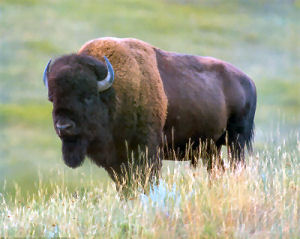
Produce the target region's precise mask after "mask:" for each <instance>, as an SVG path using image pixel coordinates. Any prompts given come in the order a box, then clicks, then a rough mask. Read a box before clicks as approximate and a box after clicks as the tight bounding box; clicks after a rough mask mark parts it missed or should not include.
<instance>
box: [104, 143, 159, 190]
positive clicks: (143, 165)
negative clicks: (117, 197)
mask: <svg viewBox="0 0 300 239" xmlns="http://www.w3.org/2000/svg"><path fill="white" fill-rule="evenodd" d="M161 167H162V162H161V160H160V158H159V155H158V154H157V152H155V153H154V152H152V151H151V152H150V151H149V150H148V149H147V148H144V149H143V150H140V149H139V150H136V151H132V154H131V155H130V157H129V158H128V159H127V160H126V161H124V162H123V163H121V164H118V165H114V166H110V167H109V168H106V171H107V172H108V174H109V175H110V177H111V178H112V179H113V180H114V182H115V183H116V187H117V190H118V191H122V192H123V194H125V195H133V194H135V193H136V192H137V189H142V190H144V191H148V189H149V187H150V186H151V185H152V184H153V183H155V182H158V178H159V175H160V169H161Z"/></svg>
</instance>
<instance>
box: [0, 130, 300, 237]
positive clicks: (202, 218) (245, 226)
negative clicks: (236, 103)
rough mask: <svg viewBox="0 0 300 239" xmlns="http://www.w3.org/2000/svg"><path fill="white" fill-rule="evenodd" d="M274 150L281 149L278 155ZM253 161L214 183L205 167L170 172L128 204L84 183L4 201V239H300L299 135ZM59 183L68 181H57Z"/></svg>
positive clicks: (0, 230) (110, 187)
mask: <svg viewBox="0 0 300 239" xmlns="http://www.w3.org/2000/svg"><path fill="white" fill-rule="evenodd" d="M273 146H275V147H273ZM273 146H272V147H271V148H267V147H266V148H265V149H263V150H262V151H261V152H259V153H257V154H256V155H255V156H254V157H253V158H249V162H247V167H246V168H239V169H238V170H236V171H230V170H229V169H227V170H226V171H225V173H220V172H219V171H216V172H215V173H214V174H213V175H212V176H209V175H208V174H207V172H206V168H205V167H204V166H203V165H201V166H200V167H199V168H197V169H191V168H190V167H189V165H188V164H187V163H177V164H176V165H175V167H173V168H170V167H169V166H167V165H165V166H164V170H163V176H162V179H161V180H160V183H159V185H158V186H154V187H153V188H152V189H151V190H150V192H149V193H147V194H143V193H142V192H141V191H138V190H137V191H136V192H135V196H134V197H132V198H129V199H127V200H125V199H122V198H121V197H120V196H121V195H120V194H119V193H117V191H116V190H115V187H114V184H113V183H109V184H107V185H106V186H103V185H102V184H101V183H100V184H99V182H97V181H93V180H92V179H90V180H82V181H81V183H80V184H78V185H77V186H76V187H75V188H72V189H71V190H70V187H68V186H66V185H65V184H64V183H63V182H64V180H61V182H60V183H52V184H51V185H46V184H45V182H44V181H43V178H42V177H41V178H40V180H39V183H38V184H36V185H35V193H34V194H28V195H27V197H23V196H21V193H20V188H19V186H18V185H16V186H15V195H14V196H11V194H2V195H1V197H2V199H1V200H0V201H1V202H0V209H1V214H0V221H1V225H2V226H1V227H0V234H1V235H2V236H5V237H13V236H16V235H18V236H19V237H23V236H31V237H37V236H38V237H40V236H41V237H49V238H52V237H100V238H165V237H166V236H168V237H171V238H249V237H251V238H297V237H298V236H299V233H300V230H299V228H300V227H299V220H300V214H299V212H300V211H299V210H300V208H299V206H300V197H299V195H300V179H299V172H300V168H299V167H300V164H299V159H300V140H299V132H298V134H293V135H292V136H291V137H290V139H289V141H288V142H285V141H284V140H282V141H281V142H279V143H278V144H276V145H273ZM59 177H62V175H61V176H59Z"/></svg>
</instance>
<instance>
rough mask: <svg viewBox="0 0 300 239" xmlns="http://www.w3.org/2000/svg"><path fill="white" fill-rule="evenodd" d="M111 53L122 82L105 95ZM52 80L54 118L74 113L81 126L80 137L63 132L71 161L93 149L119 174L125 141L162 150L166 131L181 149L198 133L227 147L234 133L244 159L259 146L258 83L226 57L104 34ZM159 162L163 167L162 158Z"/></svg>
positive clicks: (66, 61) (62, 62)
mask: <svg viewBox="0 0 300 239" xmlns="http://www.w3.org/2000/svg"><path fill="white" fill-rule="evenodd" d="M103 56H106V57H107V58H109V61H110V62H111V64H112V66H113V68H114V71H115V82H114V84H113V86H112V87H111V88H110V89H108V90H107V91H105V92H101V93H99V92H97V87H96V84H97V81H99V80H101V79H103V78H104V77H105V75H106V74H107V70H106V68H105V65H104V64H103ZM95 68H97V69H98V70H97V71H95ZM99 69H100V70H99ZM48 78H49V97H50V100H51V101H53V120H54V124H56V123H57V122H64V121H66V120H68V119H72V122H73V121H74V122H75V123H74V124H76V127H75V128H74V130H75V131H76V130H77V131H76V134H72V137H70V136H69V135H60V137H61V139H62V142H63V154H64V160H65V162H66V164H67V165H69V166H71V167H77V166H79V165H80V164H81V163H82V162H83V159H84V156H85V155H88V156H89V157H90V158H91V159H92V161H94V162H95V163H96V164H97V165H99V166H102V167H104V168H105V169H106V170H107V171H108V172H109V173H110V174H111V173H112V169H113V170H115V171H116V172H117V173H118V174H119V173H121V171H120V165H121V164H126V163H127V157H126V147H125V141H127V143H128V146H129V149H130V150H134V151H135V150H137V147H138V145H140V146H141V147H142V148H143V147H144V146H147V147H148V148H149V152H150V155H156V154H155V152H156V150H157V148H158V146H160V145H161V139H162V135H166V138H167V140H168V141H169V142H170V141H171V138H172V137H174V144H175V147H176V148H177V147H179V148H182V149H183V148H184V145H185V144H186V143H187V142H188V140H189V139H192V140H193V141H195V142H196V144H195V145H198V144H199V143H200V142H202V141H203V142H204V141H205V142H213V145H214V146H216V149H217V151H219V150H220V148H221V145H223V144H225V136H226V132H228V142H229V146H230V149H231V153H232V156H233V158H236V159H237V160H243V157H244V148H245V146H246V145H248V146H249V147H250V146H251V140H252V135H253V120H254V114H255V108H256V91H255V86H254V83H253V82H252V81H251V80H250V79H249V78H248V77H247V76H246V75H245V74H243V73H242V72H241V71H239V70H237V69H236V68H235V67H233V66H232V65H230V64H228V63H225V62H223V61H220V60H217V59H214V58H210V57H199V56H191V55H183V54H176V53H170V52H166V51H163V50H160V49H158V48H155V47H153V46H151V45H149V44H148V43H145V42H142V41H140V40H136V39H118V38H100V39H96V40H92V41H90V42H88V43H86V44H85V45H84V46H83V47H82V48H81V49H80V50H79V52H78V53H77V54H73V55H68V56H63V57H61V58H59V59H57V60H56V61H55V62H54V64H53V65H52V66H51V69H50V72H49V74H48ZM56 130H57V129H56ZM172 132H174V135H173V136H172ZM58 133H59V132H58ZM74 135H75V136H76V137H75V136H74ZM199 139H200V141H199ZM208 150H211V149H208ZM151 163H153V164H154V165H155V166H156V168H157V169H159V168H160V166H161V162H160V160H159V158H158V157H152V161H151Z"/></svg>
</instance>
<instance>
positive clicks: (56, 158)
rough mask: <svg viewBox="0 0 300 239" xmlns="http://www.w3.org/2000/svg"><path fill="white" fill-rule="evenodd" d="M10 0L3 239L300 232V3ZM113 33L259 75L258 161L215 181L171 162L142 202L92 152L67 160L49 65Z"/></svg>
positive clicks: (4, 78)
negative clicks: (76, 161)
mask: <svg viewBox="0 0 300 239" xmlns="http://www.w3.org/2000/svg"><path fill="white" fill-rule="evenodd" d="M0 2H1V4H0V36H1V37H0V237H28V236H35V237H49V238H52V237H58V236H60V237H63V236H68V237H96V236H97V237H101V238H165V237H169V238H273V237H275V238H297V237H299V235H300V231H299V228H300V211H299V205H300V202H299V200H300V199H299V188H300V181H299V180H300V177H299V172H300V170H299V165H300V156H299V155H300V143H299V135H300V131H299V125H300V97H299V95H300V91H299V89H300V85H299V73H300V72H299V65H300V38H299V36H300V35H299V32H300V25H299V21H300V16H299V10H300V1H298V0H296V1H279V0H274V1H271V0H263V1H258V0H253V1H248V0H228V1H221V0H209V1H208V0H201V1H200V0H199V1H196V0H153V1H146V0H116V1H107V0H86V1H75V2H74V1H72V0H63V1H60V0H41V1H38V0H2V1H0ZM102 36H117V37H135V38H139V39H142V40H144V41H147V42H149V43H151V44H153V45H155V46H158V47H160V48H162V49H165V50H170V51H176V52H185V53H190V54H199V55H209V56H214V57H217V58H221V59H223V60H226V61H229V62H231V63H233V64H234V65H236V66H237V67H239V68H240V69H241V70H243V71H244V72H246V73H247V74H248V75H249V76H250V77H251V78H253V80H254V81H255V83H256V86H257V92H258V107H257V113H256V118H255V123H256V137H255V146H254V147H255V153H254V156H253V157H248V158H247V167H246V168H245V169H240V170H237V171H236V172H231V171H230V170H226V172H225V173H224V174H220V173H219V172H216V174H215V176H214V177H212V178H211V177H209V175H208V174H207V172H206V170H205V167H204V166H202V165H200V167H198V168H197V169H191V168H190V167H189V165H188V163H182V162H177V163H174V162H169V161H165V162H164V166H163V173H162V177H161V181H160V184H159V186H158V187H154V188H153V189H152V191H151V192H149V193H148V194H143V193H142V191H141V190H137V191H135V192H134V193H133V194H134V195H135V196H134V197H132V198H130V199H131V200H129V199H128V200H124V199H122V198H120V197H121V195H120V194H118V193H117V192H116V190H115V187H114V185H113V184H112V182H111V180H110V179H109V178H108V176H107V174H106V172H105V171H104V170H103V169H99V168H98V167H96V166H95V165H93V164H92V163H90V162H89V161H88V160H86V162H85V163H84V165H83V166H82V167H81V168H79V169H76V170H72V169H69V168H67V167H66V166H65V165H64V164H63V162H62V160H61V152H60V147H61V145H60V141H59V139H58V138H57V136H56V135H55V133H54V130H53V126H52V119H51V104H50V103H48V102H47V92H46V89H45V88H44V85H43V83H42V73H43V70H44V67H45V65H46V63H47V62H48V60H49V58H55V57H57V56H59V55H62V54H66V53H71V52H75V51H76V50H78V49H79V48H80V46H81V45H82V44H83V43H84V42H86V41H88V40H90V39H93V38H97V37H102ZM223 153H224V157H225V155H226V154H225V152H223ZM225 158H226V157H225Z"/></svg>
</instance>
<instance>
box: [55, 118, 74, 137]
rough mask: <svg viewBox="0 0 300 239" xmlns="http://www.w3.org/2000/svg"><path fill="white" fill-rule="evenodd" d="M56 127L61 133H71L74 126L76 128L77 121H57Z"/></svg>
mask: <svg viewBox="0 0 300 239" xmlns="http://www.w3.org/2000/svg"><path fill="white" fill-rule="evenodd" d="M56 128H57V130H58V132H59V134H60V135H61V134H68V135H71V134H73V131H74V128H75V123H74V122H73V121H68V122H64V123H61V122H57V123H56Z"/></svg>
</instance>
